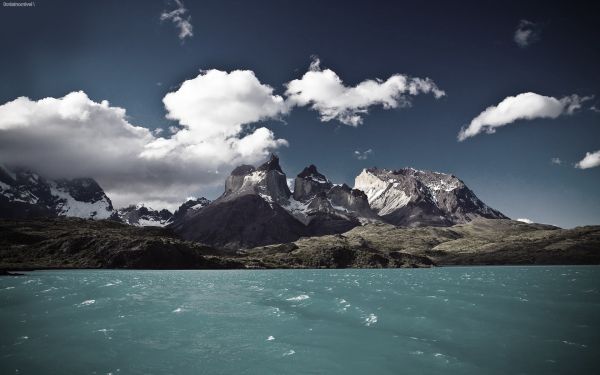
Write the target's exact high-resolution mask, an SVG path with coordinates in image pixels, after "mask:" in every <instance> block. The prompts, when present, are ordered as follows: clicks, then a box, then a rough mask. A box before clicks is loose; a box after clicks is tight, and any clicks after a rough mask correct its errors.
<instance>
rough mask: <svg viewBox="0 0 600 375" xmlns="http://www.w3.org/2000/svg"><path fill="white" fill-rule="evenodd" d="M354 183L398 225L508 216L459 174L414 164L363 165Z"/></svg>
mask: <svg viewBox="0 0 600 375" xmlns="http://www.w3.org/2000/svg"><path fill="white" fill-rule="evenodd" d="M354 187H355V188H356V189H360V190H362V191H364V192H365V194H366V196H367V198H368V201H369V204H370V206H371V208H372V209H373V210H375V212H377V214H378V215H379V216H381V217H382V218H383V219H384V220H386V221H387V222H389V223H392V224H395V225H399V226H424V225H435V226H447V225H453V224H458V223H466V222H469V221H471V220H473V219H475V218H478V217H483V218H489V219H506V218H507V217H506V216H504V215H503V214H502V213H500V212H499V211H496V210H494V209H493V208H490V207H489V206H487V205H486V204H485V203H483V202H482V201H481V200H479V198H477V196H476V195H475V194H474V193H473V192H472V191H471V190H470V189H469V188H468V187H467V186H466V185H465V184H464V183H463V182H462V181H461V180H460V179H458V178H457V177H456V176H454V175H450V174H445V173H439V172H430V171H420V170H416V169H413V168H403V169H400V170H388V169H377V168H370V169H364V170H363V171H362V172H361V173H360V174H359V175H358V176H357V177H356V179H355V183H354Z"/></svg>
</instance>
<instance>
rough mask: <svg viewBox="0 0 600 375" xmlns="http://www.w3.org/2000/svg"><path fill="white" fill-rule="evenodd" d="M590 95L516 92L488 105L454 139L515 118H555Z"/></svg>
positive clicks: (578, 105) (570, 109)
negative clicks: (558, 97) (494, 103)
mask: <svg viewBox="0 0 600 375" xmlns="http://www.w3.org/2000/svg"><path fill="white" fill-rule="evenodd" d="M591 98H592V97H591V96H585V97H580V96H578V95H571V96H565V97H563V98H560V99H557V98H554V97H551V96H543V95H539V94H536V93H533V92H526V93H523V94H519V95H517V96H509V97H506V98H505V99H504V100H502V101H501V102H500V103H499V104H498V105H495V106H490V107H488V108H487V109H486V110H485V111H483V112H481V113H480V114H479V115H478V116H477V117H475V118H474V119H473V120H471V123H470V124H469V125H468V126H467V127H463V128H462V129H461V130H460V133H459V134H458V140H459V141H464V140H465V139H467V138H469V137H474V136H476V135H477V134H480V133H482V132H485V133H488V134H492V133H494V132H495V131H496V128H498V127H501V126H505V125H508V124H510V123H512V122H514V121H517V120H532V119H536V118H557V117H558V116H560V115H563V114H569V115H570V114H573V113H574V112H575V111H576V110H578V109H579V108H581V103H583V102H585V101H587V100H590V99H591Z"/></svg>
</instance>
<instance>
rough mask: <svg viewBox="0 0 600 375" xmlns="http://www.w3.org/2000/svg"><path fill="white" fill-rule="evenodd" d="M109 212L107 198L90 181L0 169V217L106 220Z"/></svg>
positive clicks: (98, 186) (94, 183)
mask: <svg viewBox="0 0 600 375" xmlns="http://www.w3.org/2000/svg"><path fill="white" fill-rule="evenodd" d="M112 213H113V207H112V203H111V201H110V199H109V198H108V197H107V196H106V194H105V193H104V191H103V190H102V188H101V187H100V185H98V183H97V182H96V181H94V180H93V179H91V178H76V179H70V180H68V179H57V180H52V179H46V178H44V177H42V176H40V175H38V174H36V173H34V172H32V171H30V170H27V169H23V168H15V169H9V168H7V167H4V166H0V216H1V217H4V218H28V217H56V216H70V217H80V218H91V219H106V218H108V217H110V215H111V214H112Z"/></svg>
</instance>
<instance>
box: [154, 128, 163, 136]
mask: <svg viewBox="0 0 600 375" xmlns="http://www.w3.org/2000/svg"><path fill="white" fill-rule="evenodd" d="M164 131H165V129H163V128H156V129H154V130H152V134H154V135H161V134H162V132H164Z"/></svg>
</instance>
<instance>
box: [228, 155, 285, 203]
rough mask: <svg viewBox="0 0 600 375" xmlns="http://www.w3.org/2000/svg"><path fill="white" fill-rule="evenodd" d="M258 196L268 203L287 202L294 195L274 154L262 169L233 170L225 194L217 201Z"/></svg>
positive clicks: (249, 166) (245, 168)
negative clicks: (248, 195) (251, 195)
mask: <svg viewBox="0 0 600 375" xmlns="http://www.w3.org/2000/svg"><path fill="white" fill-rule="evenodd" d="M247 194H258V195H259V196H261V197H262V198H263V199H265V200H266V201H268V202H280V203H281V202H285V201H287V200H288V199H289V197H290V196H291V195H292V193H291V192H290V189H289V188H288V186H287V179H286V176H285V174H284V173H283V171H282V170H281V167H280V165H279V158H278V157H277V155H275V154H272V155H271V157H270V159H269V160H268V161H266V162H265V163H263V164H262V165H261V166H260V167H258V168H254V167H253V166H251V165H242V166H239V167H237V168H235V169H234V170H233V172H232V173H231V174H230V175H229V176H228V177H227V180H226V181H225V192H224V193H223V195H222V196H221V197H219V198H218V199H217V201H223V200H231V199H235V198H236V197H238V196H240V195H247Z"/></svg>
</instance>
